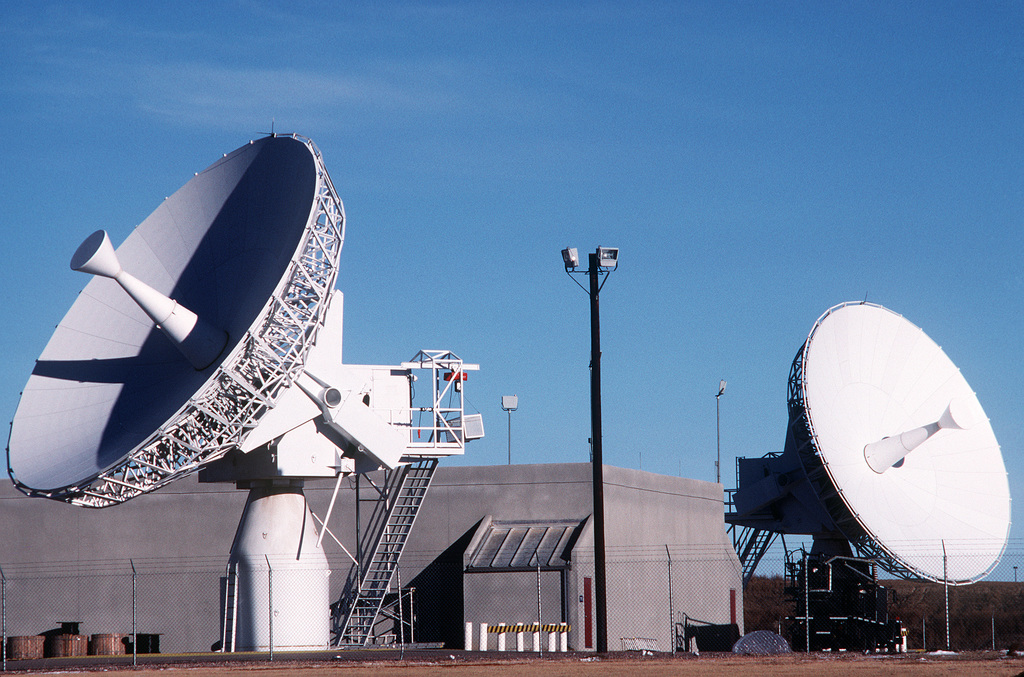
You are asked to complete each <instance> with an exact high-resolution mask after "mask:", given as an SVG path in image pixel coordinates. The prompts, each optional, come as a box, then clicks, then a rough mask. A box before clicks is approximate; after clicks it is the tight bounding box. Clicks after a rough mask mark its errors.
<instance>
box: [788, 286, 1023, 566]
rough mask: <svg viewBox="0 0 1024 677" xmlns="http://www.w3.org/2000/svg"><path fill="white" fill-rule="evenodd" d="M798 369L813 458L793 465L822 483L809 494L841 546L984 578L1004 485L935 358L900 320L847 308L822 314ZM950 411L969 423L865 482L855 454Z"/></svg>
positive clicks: (998, 532)
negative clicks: (824, 479)
mask: <svg viewBox="0 0 1024 677" xmlns="http://www.w3.org/2000/svg"><path fill="white" fill-rule="evenodd" d="M799 359H801V361H802V364H801V365H800V367H801V370H802V373H801V375H800V377H799V384H798V387H799V389H800V391H801V392H800V394H801V396H802V400H803V406H804V410H805V413H806V422H807V426H808V429H809V432H810V437H811V440H812V447H813V451H812V452H811V453H803V454H802V455H801V458H802V460H803V461H804V464H805V467H806V470H807V472H808V476H809V477H814V475H815V470H822V469H823V470H824V471H825V472H826V473H827V476H828V479H829V481H830V484H831V486H830V487H827V488H826V489H824V490H822V489H819V492H820V493H823V494H824V495H822V500H823V503H824V504H825V505H826V506H827V507H828V508H829V510H830V512H831V513H832V514H833V519H835V521H836V523H837V525H838V526H839V527H840V528H841V529H842V530H843V532H844V534H845V535H846V536H847V537H848V538H849V539H850V540H851V541H852V542H853V543H854V544H855V545H858V546H865V545H866V546H867V547H868V548H869V549H870V547H871V544H870V543H869V541H873V543H874V544H876V545H877V546H878V547H880V548H881V549H882V550H883V551H884V553H886V554H888V555H889V556H891V557H893V558H895V559H896V560H897V561H898V562H899V563H900V564H901V565H903V566H904V567H906V568H907V569H909V570H910V571H911V572H913V573H914V574H916V575H918V576H923V577H925V578H930V579H932V580H943V579H945V580H948V581H949V582H951V583H967V582H972V581H975V580H978V579H979V578H982V577H984V576H985V575H986V574H988V573H989V572H990V571H991V570H992V568H993V567H994V566H995V565H996V564H997V563H998V561H999V558H1000V557H1001V556H1002V552H1003V550H1004V548H1005V547H1006V539H1007V537H1008V535H1009V527H1010V492H1009V483H1008V481H1007V476H1006V469H1005V467H1004V465H1003V458H1002V455H1001V453H1000V450H999V444H998V443H997V442H996V438H995V434H994V433H993V432H992V426H991V425H990V423H989V422H988V418H987V417H986V416H985V413H984V411H983V410H982V408H981V404H980V403H979V402H978V398H977V396H976V395H975V394H974V392H973V391H972V390H971V388H970V386H969V385H968V384H967V381H966V380H965V379H964V377H963V376H962V375H961V374H960V371H959V370H958V369H957V368H956V366H955V365H954V364H953V363H952V361H951V360H950V359H949V358H948V357H947V356H946V354H945V353H944V352H943V351H942V349H941V348H940V347H939V346H938V345H936V344H935V342H934V341H932V340H931V339H930V338H929V337H928V336H927V335H926V334H925V333H924V332H923V331H922V330H921V329H919V328H918V327H916V326H915V325H913V324H912V323H910V322H908V321H907V320H906V319H904V318H903V317H901V316H900V315H898V314H896V313H894V312H892V311H890V310H888V309H886V308H883V307H881V306H877V305H871V304H866V303H858V304H844V305H840V306H836V307H834V308H832V309H830V310H829V311H828V312H826V313H825V315H823V316H822V317H821V318H820V319H819V320H818V322H817V323H816V324H815V326H814V328H813V329H812V331H811V334H810V335H809V336H808V338H807V341H806V343H805V344H804V348H803V350H802V354H801V356H800V358H799ZM951 402H955V403H956V404H955V406H956V407H959V408H961V409H963V408H967V409H968V410H969V411H970V413H971V415H972V416H971V417H972V418H973V419H974V420H975V421H977V423H976V424H974V425H972V426H970V427H969V428H967V429H950V428H946V429H940V430H938V432H936V433H935V434H933V435H932V436H931V437H929V438H928V439H927V440H926V441H924V442H923V443H921V444H920V446H919V447H917V448H915V449H914V450H912V451H910V452H909V453H908V454H907V455H906V456H905V457H904V458H903V459H902V461H897V462H896V463H895V465H893V466H892V467H889V468H888V469H887V470H885V471H884V472H882V473H879V472H876V471H875V470H872V468H871V467H870V466H869V465H868V463H867V461H866V460H865V446H867V445H869V444H871V443H874V442H878V441H879V440H882V439H883V438H885V437H891V436H898V435H900V434H901V433H904V432H906V431H909V430H912V429H915V428H918V427H920V426H927V425H930V424H934V423H935V422H937V421H939V420H940V418H941V417H943V414H944V413H945V412H946V409H947V407H949V406H950V403H951ZM807 466H810V467H807ZM944 553H945V555H946V559H945V561H944Z"/></svg>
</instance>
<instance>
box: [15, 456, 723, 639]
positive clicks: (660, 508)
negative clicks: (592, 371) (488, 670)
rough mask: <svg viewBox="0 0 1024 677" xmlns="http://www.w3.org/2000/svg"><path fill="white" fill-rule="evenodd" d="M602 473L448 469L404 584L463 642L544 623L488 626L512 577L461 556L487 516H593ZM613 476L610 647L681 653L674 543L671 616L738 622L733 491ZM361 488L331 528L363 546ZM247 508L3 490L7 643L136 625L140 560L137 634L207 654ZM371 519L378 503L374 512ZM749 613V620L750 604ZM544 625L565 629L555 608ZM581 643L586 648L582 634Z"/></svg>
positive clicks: (347, 490)
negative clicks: (648, 644)
mask: <svg viewBox="0 0 1024 677" xmlns="http://www.w3.org/2000/svg"><path fill="white" fill-rule="evenodd" d="M590 473H591V468H590V465H589V464H586V463H581V464H551V465H543V464H538V465H516V466H476V467H444V466H443V465H442V466H441V467H440V468H439V469H438V471H437V474H436V475H435V478H434V482H433V485H432V488H431V491H430V493H429V494H428V496H427V499H426V501H425V503H424V505H423V508H422V510H421V512H420V514H419V517H418V519H417V524H416V527H415V529H414V530H413V533H412V537H411V538H410V541H409V543H408V545H407V548H406V552H405V554H404V555H403V558H402V571H401V576H402V582H403V583H404V584H406V585H408V584H409V583H410V582H412V581H414V580H416V579H417V578H418V579H419V582H420V583H421V584H423V585H424V586H426V587H424V588H423V594H418V595H417V599H416V603H417V616H418V617H419V618H420V620H421V622H424V623H429V622H434V623H435V624H442V623H443V624H445V625H446V627H448V626H449V625H450V629H447V630H446V631H445V633H446V634H445V639H446V641H448V643H449V645H450V646H461V641H462V640H461V638H462V632H463V627H462V621H463V620H464V619H470V618H469V617H470V615H471V614H472V615H473V618H476V619H478V620H486V621H493V622H501V621H516V620H532V618H531V617H529V616H528V617H526V618H524V619H517V618H497V617H495V618H493V619H489V618H484V616H486V615H490V614H491V613H494V614H495V615H497V614H498V613H499V611H498V609H494V607H495V606H500V605H501V604H507V595H506V596H504V597H503V596H502V593H500V586H502V585H507V584H511V583H510V582H508V581H502V580H500V579H499V578H492V580H486V579H485V578H480V579H474V580H472V581H466V580H464V575H463V571H462V569H463V567H462V550H464V548H465V546H466V545H467V544H468V538H469V535H470V534H471V531H472V529H473V528H474V527H475V526H476V525H477V523H479V521H480V520H481V519H482V518H483V517H484V516H485V515H493V516H494V517H495V518H496V519H501V520H544V519H574V520H580V521H582V520H585V519H586V518H587V517H588V516H589V514H590V512H591V509H590V506H591V483H590ZM605 481H606V489H605V500H606V508H607V515H608V518H607V524H608V526H607V542H608V546H609V561H610V562H612V561H615V562H618V563H619V564H617V565H616V566H619V567H620V570H616V573H614V576H615V577H616V578H615V580H616V586H615V591H614V592H612V591H610V593H609V602H610V605H611V606H610V611H611V612H612V615H615V614H618V616H619V617H621V618H628V619H629V620H628V623H627V622H626V621H623V624H622V625H613V624H612V623H611V622H610V625H609V643H610V647H611V648H617V646H616V643H617V642H618V641H619V638H620V637H635V636H644V634H643V633H647V634H650V635H652V636H654V635H657V636H658V637H659V638H662V639H659V646H660V647H661V646H663V647H664V648H666V649H667V648H669V626H670V623H669V615H668V614H669V610H668V602H667V599H668V597H667V582H668V581H667V576H668V574H667V566H666V563H665V562H666V558H665V555H664V550H665V545H668V546H669V547H670V550H671V551H672V558H673V585H674V586H675V589H674V595H673V597H674V602H673V611H674V612H676V614H677V615H678V613H679V612H680V611H684V612H685V613H688V614H689V615H691V616H694V617H697V618H701V619H702V620H709V621H715V622H725V621H727V620H728V617H729V616H728V614H729V611H728V596H729V590H730V589H736V590H738V591H740V590H741V586H740V584H739V581H740V570H739V563H738V561H736V556H735V554H734V553H732V550H731V547H730V546H729V542H728V540H727V536H726V533H725V528H724V523H723V506H722V493H721V487H720V486H719V485H715V484H709V483H706V482H698V481H694V480H688V479H683V478H677V477H667V476H661V475H654V474H652V473H645V472H640V471H634V470H627V469H622V468H612V467H606V468H605ZM364 486H365V485H364ZM353 487H354V481H353V479H352V478H348V479H345V480H343V482H342V491H341V492H340V495H339V500H338V504H337V506H336V507H335V509H334V517H333V518H332V520H331V525H330V526H331V530H332V531H333V532H334V533H335V534H336V535H337V536H338V538H339V539H340V540H341V541H342V542H343V543H344V544H345V546H346V547H348V548H349V549H350V550H352V549H353V547H354V545H353V544H354V541H355V520H354V515H355V492H354V491H353ZM332 489H333V482H330V481H318V482H310V483H308V484H307V486H306V492H305V493H306V496H307V499H308V501H309V504H310V506H311V508H312V509H313V511H314V513H316V514H318V515H320V516H323V515H324V514H325V512H326V509H327V505H328V502H329V501H330V496H331V492H332ZM245 498H246V492H245V491H239V490H236V489H234V487H233V486H231V485H224V484H202V483H199V482H198V481H197V480H196V478H195V477H191V478H185V479H183V480H180V481H178V482H176V483H174V484H172V485H170V486H169V487H166V488H165V489H163V490H161V491H159V492H156V493H154V494H149V495H146V496H142V497H139V498H137V499H134V500H132V501H129V502H128V503H126V504H124V505H121V506H116V507H113V508H107V509H103V510H90V509H85V508H77V507H71V506H67V505H64V504H60V503H56V502H53V501H47V500H44V499H30V498H27V497H25V496H23V495H22V494H20V493H19V492H17V491H16V490H15V489H14V488H13V486H12V485H11V484H10V483H9V482H0V567H2V568H3V570H4V574H5V576H6V577H7V579H8V593H9V594H8V602H9V607H8V634H9V635H18V634H35V633H38V632H42V631H45V630H47V629H50V628H53V627H55V626H56V624H57V623H58V622H60V621H71V620H76V621H81V622H82V623H83V626H82V632H83V633H86V634H92V633H105V632H127V631H129V630H130V627H129V628H127V629H125V627H124V624H125V620H124V619H125V618H126V617H127V619H128V623H129V626H130V604H131V599H130V596H131V589H130V586H131V567H130V565H129V564H128V560H129V559H130V560H133V561H134V563H135V565H136V568H137V570H138V571H139V572H140V576H139V580H140V582H141V586H140V588H139V589H140V596H141V595H142V594H145V596H146V599H145V601H144V604H140V608H141V609H142V611H143V613H141V614H140V625H139V632H154V633H162V634H163V637H162V640H161V647H162V649H163V650H164V651H181V650H191V651H194V650H204V649H208V648H209V647H210V645H211V644H212V643H213V642H215V641H216V640H217V638H218V625H219V615H220V609H219V607H220V601H219V600H220V594H219V588H218V586H219V577H220V575H221V574H222V573H223V571H224V567H225V566H226V563H227V559H228V552H229V550H230V547H231V542H232V539H233V537H234V533H235V529H236V526H237V523H238V519H239V517H240V516H241V511H242V508H243V506H244V504H245ZM369 510H370V505H369V504H365V505H364V506H363V513H364V516H365V515H366V514H368V512H369ZM324 542H325V550H326V552H327V554H328V559H329V560H330V562H331V566H332V570H333V571H334V573H333V574H332V596H333V595H337V594H338V593H340V589H341V585H342V583H343V581H344V578H345V576H346V575H347V574H348V570H349V568H350V566H351V563H350V560H348V558H347V556H346V555H345V554H344V553H343V552H342V551H341V549H340V548H338V547H337V546H336V545H335V544H333V543H332V542H331V541H330V538H329V537H327V538H325V541H324ZM587 548H589V549H590V551H589V553H588V551H587ZM588 554H590V556H591V559H592V541H586V540H585V539H584V542H581V543H579V544H577V555H576V556H577V557H578V558H579V566H577V565H576V564H575V563H574V574H573V576H568V577H567V583H566V588H565V591H564V594H565V595H566V596H567V599H568V600H570V604H569V605H568V607H569V609H568V616H569V618H567V619H566V620H569V621H570V622H574V623H576V625H577V627H580V628H581V627H582V626H581V625H580V623H581V620H580V619H577V618H576V617H577V615H578V612H579V608H578V607H579V606H580V603H579V601H578V600H579V594H580V591H581V590H582V577H583V576H584V574H585V571H586V566H587V565H586V560H587V556H588ZM658 562H660V564H659V563H658ZM684 562H689V564H684ZM679 567H682V568H679ZM687 567H688V568H687ZM677 568H679V569H678V573H677ZM611 575H612V570H611V568H610V576H611ZM469 576H475V574H470V575H469ZM482 576H492V575H491V574H483V575H482ZM435 577H436V578H437V580H439V581H440V583H439V584H437V585H435V586H434V587H433V590H432V593H433V595H434V596H433V598H432V597H431V596H430V594H429V593H431V590H430V589H429V586H428V585H426V584H427V582H428V581H430V580H433V579H434V578H435ZM467 578H468V577H467ZM520 578H522V580H521V581H518V582H516V584H515V587H516V589H517V590H518V589H519V588H525V589H526V590H525V593H524V594H526V595H527V596H528V599H527V601H526V602H524V604H523V610H522V611H520V612H518V613H519V614H520V615H522V614H526V613H527V612H528V611H529V610H531V609H532V610H533V611H532V612H531V613H533V614H534V615H535V609H536V582H535V577H534V579H531V580H532V582H531V581H528V580H526V579H527V578H529V577H520ZM556 578H557V577H556V576H554V575H551V576H547V575H545V577H544V585H543V586H542V588H543V589H544V590H545V592H544V593H543V597H542V606H545V607H550V608H551V610H552V611H554V609H555V606H556V604H555V602H554V601H553V600H555V599H558V598H560V597H561V594H562V591H557V593H556V592H553V591H551V590H549V588H551V586H555V585H561V583H558V582H552V581H555V580H556ZM677 579H679V580H677ZM512 580H513V579H509V581H512ZM517 594H518V593H517ZM126 600H127V601H126ZM723 600H724V601H723ZM641 602H642V603H641ZM126 604H127V607H126V606H125V605H126ZM428 607H430V608H429V609H428ZM126 608H127V612H126V611H125V609H126ZM738 608H739V609H740V612H739V615H740V616H742V612H741V610H742V599H741V598H740V600H739V606H738ZM492 609H494V611H493V612H492ZM638 609H640V611H637V610H638ZM620 611H621V613H619V612H620ZM627 611H628V612H629V614H627V613H626V612H627ZM126 614H127V616H126ZM503 615H504V614H503ZM544 620H545V622H547V621H549V620H552V621H554V620H561V619H558V618H551V617H550V616H549V615H548V612H547V611H545V612H544ZM659 632H660V633H661V634H657V633H659ZM419 638H424V639H425V637H418V639H419ZM662 640H663V643H662ZM574 643H575V644H577V645H579V646H580V647H582V640H580V641H579V642H574Z"/></svg>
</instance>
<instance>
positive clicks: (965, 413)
mask: <svg viewBox="0 0 1024 677" xmlns="http://www.w3.org/2000/svg"><path fill="white" fill-rule="evenodd" d="M976 422H977V418H976V416H975V412H974V408H973V407H972V406H971V403H970V402H969V401H967V400H964V399H962V398H959V397H957V398H954V399H952V400H950V402H949V406H947V407H946V411H944V412H942V416H940V417H939V420H938V421H936V422H935V423H929V424H927V425H923V426H921V427H920V428H914V429H912V430H908V431H906V432H903V433H900V434H899V435H893V436H891V437H883V438H882V439H880V440H878V441H877V442H872V443H871V444H868V445H866V446H865V447H864V460H865V461H866V462H867V464H868V467H869V468H871V469H872V470H874V471H875V472H876V473H878V474H879V475H881V474H882V473H884V472H885V471H886V470H888V469H889V468H891V467H893V466H894V465H895V464H897V463H899V462H900V461H902V460H903V459H904V458H906V456H907V454H909V453H910V452H912V451H913V450H914V449H917V448H918V447H919V446H921V445H922V444H924V443H925V442H926V441H927V440H928V438H929V437H931V436H932V435H934V434H935V433H937V432H939V431H940V430H967V429H968V428H970V427H972V426H974V424H975V423H976Z"/></svg>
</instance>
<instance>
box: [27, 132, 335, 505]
mask: <svg viewBox="0 0 1024 677" xmlns="http://www.w3.org/2000/svg"><path fill="white" fill-rule="evenodd" d="M344 223H345V216H344V209H343V207H342V204H341V201H340V200H339V199H338V196H337V194H336V192H335V190H334V187H333V186H332V185H331V181H330V178H329V177H328V175H327V172H326V170H325V168H324V166H323V163H322V161H321V158H320V152H319V151H318V150H317V148H316V147H315V146H314V145H313V143H312V142H311V141H309V140H308V139H304V138H302V137H298V136H294V135H293V136H270V137H267V138H263V139H260V140H258V141H252V142H250V143H249V144H248V145H246V146H243V147H242V148H239V149H238V150H236V151H234V152H232V153H230V154H227V155H225V156H224V157H223V158H221V159H220V160H218V161H217V162H215V163H214V164H213V165H211V166H210V167H208V168H207V169H205V170H203V171H202V172H199V173H198V174H196V176H195V178H193V179H192V180H190V181H189V182H188V183H186V184H185V185H184V186H183V187H182V188H181V189H180V190H178V191H177V192H176V193H174V195H172V196H171V197H169V198H167V199H166V200H165V201H164V202H163V203H162V204H161V205H160V207H158V208H157V209H156V211H154V212H153V213H152V214H151V215H150V216H149V217H147V218H146V220H145V221H143V223H142V224H140V225H139V226H138V227H137V228H136V229H135V230H134V231H133V232H132V234H131V235H129V237H128V238H127V239H126V240H125V241H124V243H122V244H121V246H120V247H118V248H117V251H116V254H114V252H113V251H112V247H110V244H109V239H108V238H107V237H106V235H105V233H102V232H98V233H95V234H94V235H93V236H91V237H90V238H89V239H88V240H87V241H86V242H85V243H84V244H83V245H82V247H81V248H80V249H79V251H78V253H76V255H75V257H74V259H73V260H72V267H73V268H75V269H77V270H82V271H84V272H90V273H94V274H95V277H94V278H93V279H92V280H91V281H90V282H89V283H88V284H87V285H86V287H85V289H84V290H83V291H82V293H81V294H80V295H79V297H78V299H77V300H76V301H75V303H74V304H73V305H72V307H71V309H70V310H69V311H68V313H67V315H65V317H64V319H63V320H62V321H61V322H60V324H59V325H58V327H57V329H56V330H55V332H54V334H53V337H52V338H51V339H50V342H49V343H48V344H47V346H46V348H45V349H44V350H43V353H42V355H41V356H40V358H39V360H38V361H37V363H36V365H35V368H34V369H33V371H32V376H31V377H30V378H29V381H28V384H27V385H26V387H25V390H24V392H23V394H22V397H21V401H20V403H19V406H18V410H17V412H16V414H15V417H14V421H13V423H12V426H11V436H10V442H9V445H8V471H9V473H10V475H11V477H12V479H14V481H15V483H16V485H17V486H18V487H19V488H20V489H21V490H22V491H24V492H26V493H28V494H31V495H36V496H45V497H48V498H53V499H58V500H63V501H67V502H70V503H76V504H79V505H85V506H90V507H104V506H107V505H112V504H115V503H119V502H122V501H125V500H127V499H129V498H132V497H134V496H137V495H138V494H140V493H143V492H146V491H151V490H153V489H156V488H158V487H160V486H162V485H164V484H166V483H167V482H169V481H171V480H173V479H175V478H177V477H180V476H181V475H184V474H187V473H189V472H192V471H194V470H196V469H197V468H199V467H200V466H201V465H203V464H205V463H207V462H209V461H212V460H215V459H217V458H220V457H221V456H223V455H224V454H225V453H226V452H227V451H228V450H230V449H232V448H233V447H235V446H237V445H238V444H239V443H240V442H241V441H242V440H243V439H244V438H245V436H246V434H247V432H248V431H250V430H251V429H253V428H254V427H255V426H256V424H257V423H258V421H259V420H260V418H261V417H262V416H263V415H264V414H265V413H266V412H267V411H268V410H269V409H270V408H271V407H272V406H273V404H274V403H275V402H276V400H277V399H278V397H279V395H280V394H281V393H282V392H283V390H284V389H285V388H287V386H288V385H290V384H291V382H292V381H293V380H294V378H295V377H296V375H297V374H298V373H299V372H300V371H301V369H302V366H303V362H304V360H305V359H306V357H307V354H308V352H309V349H310V346H311V345H312V344H313V343H314V342H315V339H316V334H317V332H318V331H319V329H320V327H321V326H322V325H323V320H324V315H325V313H326V310H327V301H328V297H329V295H330V292H331V290H332V289H333V287H334V282H335V278H336V276H337V268H338V258H339V255H340V252H341V246H342V242H343V240H344V232H345V231H344ZM122 273H123V274H122ZM115 278H116V279H115ZM121 287H123V289H122V288H121ZM125 291H127V292H128V293H127V294H126V293H125ZM140 296H141V297H142V300H140V299H139V297H140ZM133 298H134V299H135V300H133ZM140 304H141V305H140ZM143 307H145V308H146V310H143ZM154 323H156V326H155V325H154ZM161 334H166V336H165V335H161ZM168 338H171V339H172V340H168Z"/></svg>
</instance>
